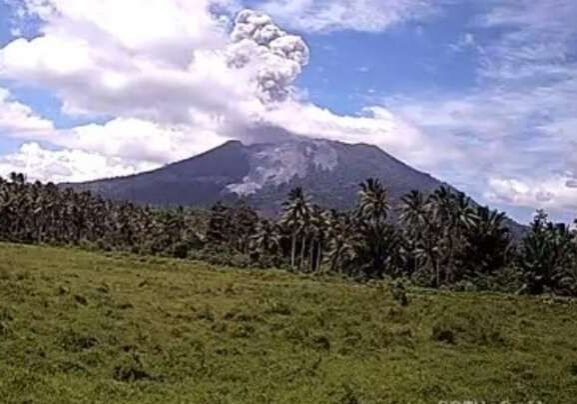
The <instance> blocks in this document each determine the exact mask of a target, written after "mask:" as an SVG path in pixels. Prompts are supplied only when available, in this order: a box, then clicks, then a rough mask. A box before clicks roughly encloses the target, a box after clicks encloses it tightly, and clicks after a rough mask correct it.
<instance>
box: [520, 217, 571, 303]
mask: <svg viewBox="0 0 577 404" xmlns="http://www.w3.org/2000/svg"><path fill="white" fill-rule="evenodd" d="M519 267H520V268H521V270H522V272H523V275H524V278H525V288H526V290H527V291H528V292H529V293H532V294H541V293H544V292H550V293H560V294H568V295H575V292H576V291H577V289H576V287H577V284H576V283H575V280H576V278H575V273H576V267H577V238H576V235H575V232H572V231H570V230H569V229H568V228H567V226H566V225H564V224H555V223H552V222H550V221H549V220H548V217H547V215H546V214H545V213H544V212H543V211H539V212H537V214H536V215H535V219H534V220H533V223H532V224H531V231H530V232H529V233H528V234H527V236H526V237H525V239H524V240H523V243H522V245H521V252H520V256H519Z"/></svg>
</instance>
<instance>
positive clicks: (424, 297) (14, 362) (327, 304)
mask: <svg viewBox="0 0 577 404" xmlns="http://www.w3.org/2000/svg"><path fill="white" fill-rule="evenodd" d="M397 300H398V299H395V298H394V297H393V293H392V291H391V290H390V289H389V288H388V287H387V286H386V285H384V284H379V283H373V284H369V285H358V284H354V283H350V282H345V281H340V280H337V279H328V278H327V279H315V278H312V277H306V276H299V275H292V274H287V273H283V272H275V271H257V270H255V271H246V270H245V271H242V270H235V269H231V268H216V267H212V266H209V265H207V264H203V263H197V262H186V261H178V260H168V259H159V258H150V257H135V256H118V255H102V254H96V253H89V252H83V251H76V250H71V249H54V248H45V247H29V246H17V245H9V244H0V397H2V398H1V399H0V400H1V401H2V402H6V403H76V402H78V403H93V402H107V403H112V402H120V403H157V402H166V403H169V402H170V403H173V402H174V403H277V402H278V403H351V404H352V403H437V402H439V401H440V400H460V401H464V400H486V401H487V402H497V401H501V400H510V401H511V402H519V403H521V402H528V401H529V400H541V401H542V402H543V403H571V402H574V399H575V397H576V396H577V324H576V322H575V315H576V313H577V306H575V305H573V304H571V302H556V301H547V300H544V299H542V298H528V297H516V296H507V295H497V294H475V293H450V292H432V291H426V290H409V296H408V305H405V306H402V305H400V304H399V303H397Z"/></svg>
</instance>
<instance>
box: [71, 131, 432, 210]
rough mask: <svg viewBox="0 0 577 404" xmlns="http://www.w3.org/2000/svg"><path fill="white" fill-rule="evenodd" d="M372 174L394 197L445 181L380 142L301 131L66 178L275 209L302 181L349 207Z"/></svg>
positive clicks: (129, 194)
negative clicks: (280, 139)
mask: <svg viewBox="0 0 577 404" xmlns="http://www.w3.org/2000/svg"><path fill="white" fill-rule="evenodd" d="M369 177H375V178H379V179H380V180H381V181H382V182H383V183H384V184H385V185H386V186H387V188H388V189H389V192H390V194H391V198H392V200H393V202H395V201H398V200H399V198H400V197H401V196H402V195H404V194H406V193H408V192H409V191H411V190H420V191H423V192H430V191H432V190H434V189H436V188H438V187H439V186H441V185H443V183H442V182H440V181H438V180H437V179H435V178H433V177H432V176H430V175H428V174H425V173H422V172H419V171H417V170H415V169H413V168H411V167H409V166H408V165H406V164H404V163H402V162H401V161H399V160H397V159H395V158H394V157H392V156H391V155H389V154H387V153H385V152H384V151H383V150H381V149H379V148H378V147H376V146H371V145H367V144H345V143H341V142H335V141H328V140H300V139H299V140H290V141H287V142H285V143H274V144H272V143H271V144H252V145H243V144H242V143H241V142H239V141H230V142H227V143H225V144H223V145H221V146H219V147H217V148H215V149H213V150H210V151H208V152H206V153H203V154H200V155H198V156H195V157H192V158H190V159H187V160H184V161H180V162H177V163H173V164H169V165H167V166H164V167H162V168H159V169H156V170H154V171H150V172H146V173H142V174H137V175H132V176H128V177H120V178H112V179H104V180H98V181H92V182H86V183H80V184H65V185H66V186H70V187H72V188H74V189H75V190H78V191H86V190H88V191H92V192H95V193H98V194H101V195H103V196H105V197H107V198H111V199H116V200H130V201H133V202H137V203H142V204H152V205H163V206H175V205H193V206H200V207H208V206H210V205H212V204H214V203H215V202H217V201H219V200H221V201H225V202H234V201H235V200H238V199H244V200H246V201H247V202H248V203H249V204H250V205H251V206H253V207H255V208H256V209H258V210H259V211H261V212H263V213H266V214H275V213H278V212H279V211H280V209H281V208H282V202H283V201H284V200H285V199H286V196H287V194H288V192H289V191H290V190H291V189H292V188H294V187H296V186H302V187H303V188H304V189H305V190H306V192H307V194H309V195H310V196H311V199H312V200H313V202H316V203H318V204H319V205H321V206H325V207H329V208H338V209H348V208H351V207H352V206H353V205H354V203H355V201H356V198H357V192H358V189H359V183H360V182H362V181H364V180H365V179H366V178H369Z"/></svg>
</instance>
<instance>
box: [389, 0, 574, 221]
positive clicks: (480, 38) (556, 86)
mask: <svg viewBox="0 0 577 404" xmlns="http://www.w3.org/2000/svg"><path fill="white" fill-rule="evenodd" d="M488 5H489V6H491V7H489V8H488V9H489V11H488V12H487V13H486V14H484V15H483V16H482V17H478V18H476V21H475V24H472V25H471V29H472V30H473V31H474V33H472V35H474V38H473V37H472V38H471V39H474V44H475V49H476V50H477V52H478V56H479V59H480V64H479V68H478V71H477V73H478V86H477V87H476V88H474V89H472V90H470V91H469V92H468V93H467V94H442V93H439V94H423V95H421V96H420V97H413V98H410V99H404V98H402V97H397V98H390V99H388V100H386V103H387V105H389V106H390V108H391V109H392V110H393V111H394V112H395V113H396V114H397V115H398V116H400V117H402V118H404V119H406V120H408V121H409V122H411V123H413V124H414V125H415V126H417V127H418V128H420V129H421V130H423V131H425V132H426V133H428V134H430V135H431V136H434V137H435V138H437V139H438V141H439V142H440V143H441V144H448V145H453V146H454V147H458V148H459V149H460V150H461V151H462V154H461V158H460V159H454V160H452V161H447V162H444V163H443V164H442V166H440V167H439V168H438V169H440V170H443V171H444V172H446V173H447V174H446V176H444V178H447V179H448V180H449V181H450V182H452V183H457V184H458V185H459V186H463V187H464V189H465V190H466V191H469V192H471V193H473V194H474V195H476V196H480V197H483V196H484V197H485V198H487V197H488V196H491V201H498V202H499V203H501V204H502V205H501V206H504V207H507V208H515V207H547V208H549V209H551V210H555V209H556V210H563V209H568V208H569V207H574V206H576V205H577V194H575V192H574V190H573V189H572V188H568V187H567V186H566V184H567V183H570V182H572V181H573V180H574V179H575V176H576V174H577V159H576V158H575V155H576V154H577V137H576V133H577V120H576V119H575V116H577V104H575V103H574V102H572V100H573V99H575V97H576V96H577V61H576V60H575V58H574V52H575V42H574V39H575V38H577V26H576V25H575V24H574V21H576V20H577V3H576V2H575V1H573V0H549V1H537V2H535V1H528V0H502V1H491V2H489V3H488ZM463 40H464V41H465V42H471V41H468V40H466V39H465V38H463ZM461 184H462V185H461ZM487 189H489V190H490V192H487Z"/></svg>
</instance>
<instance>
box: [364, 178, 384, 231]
mask: <svg viewBox="0 0 577 404" xmlns="http://www.w3.org/2000/svg"><path fill="white" fill-rule="evenodd" d="M360 187H361V191H360V192H359V205H358V215H359V217H360V218H361V219H362V220H364V221H372V222H375V223H379V224H380V223H382V222H384V221H385V220H387V217H388V214H389V209H390V205H389V200H388V193H387V190H386V189H385V187H383V186H382V184H381V183H380V181H379V180H377V179H375V178H369V179H367V180H366V181H365V182H363V183H361V184H360Z"/></svg>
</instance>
